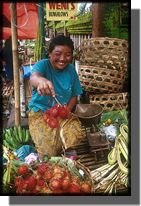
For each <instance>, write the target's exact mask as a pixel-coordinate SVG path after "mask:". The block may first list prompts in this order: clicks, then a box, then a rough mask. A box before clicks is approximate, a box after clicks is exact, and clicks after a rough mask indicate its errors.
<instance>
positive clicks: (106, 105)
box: [89, 92, 129, 111]
mask: <svg viewBox="0 0 141 206" xmlns="http://www.w3.org/2000/svg"><path fill="white" fill-rule="evenodd" d="M89 98H90V103H91V104H94V103H97V104H100V105H101V106H102V108H103V111H108V110H118V109H128V103H129V101H128V98H129V95H128V92H122V93H111V94H96V95H94V94H90V95H89Z"/></svg>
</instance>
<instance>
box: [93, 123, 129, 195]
mask: <svg viewBox="0 0 141 206" xmlns="http://www.w3.org/2000/svg"><path fill="white" fill-rule="evenodd" d="M119 131H120V134H119V135H118V136H117V137H116V139H115V144H114V147H113V148H112V150H111V151H110V152H109V154H108V157H107V159H108V163H107V164H105V165H103V166H101V167H99V168H97V169H95V170H93V171H91V176H92V178H93V180H94V182H95V185H96V187H95V191H94V192H97V191H98V190H99V191H104V192H106V193H107V192H108V193H112V192H114V193H116V188H118V187H119V186H124V187H128V184H129V182H128V172H129V171H128V159H129V154H128V142H129V141H128V126H127V125H125V124H121V125H120V128H119Z"/></svg>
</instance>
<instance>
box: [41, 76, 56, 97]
mask: <svg viewBox="0 0 141 206" xmlns="http://www.w3.org/2000/svg"><path fill="white" fill-rule="evenodd" d="M37 91H38V94H39V95H50V96H55V91H54V87H53V85H52V83H51V81H49V80H47V79H45V78H40V80H39V81H38V86H37Z"/></svg>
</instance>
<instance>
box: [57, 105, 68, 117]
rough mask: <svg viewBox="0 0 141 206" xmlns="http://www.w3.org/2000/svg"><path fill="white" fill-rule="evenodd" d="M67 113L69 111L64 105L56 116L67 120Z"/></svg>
mask: <svg viewBox="0 0 141 206" xmlns="http://www.w3.org/2000/svg"><path fill="white" fill-rule="evenodd" d="M69 113H70V111H69V109H68V108H67V106H66V105H63V106H60V107H59V111H58V116H59V117H61V118H62V119H67V118H68V116H69Z"/></svg>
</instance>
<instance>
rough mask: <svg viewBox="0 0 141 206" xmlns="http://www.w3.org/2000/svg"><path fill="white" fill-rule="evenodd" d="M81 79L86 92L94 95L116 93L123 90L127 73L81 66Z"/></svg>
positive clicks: (98, 67)
mask: <svg viewBox="0 0 141 206" xmlns="http://www.w3.org/2000/svg"><path fill="white" fill-rule="evenodd" d="M78 73H79V79H80V82H81V85H82V87H83V88H84V89H85V91H89V92H94V93H112V92H113V93H114V92H115V93H116V92H121V91H122V90H123V86H124V82H125V78H126V73H125V72H124V71H117V70H112V69H105V68H101V67H100V66H87V65H80V67H79V71H78Z"/></svg>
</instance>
